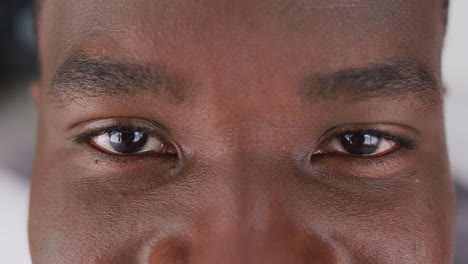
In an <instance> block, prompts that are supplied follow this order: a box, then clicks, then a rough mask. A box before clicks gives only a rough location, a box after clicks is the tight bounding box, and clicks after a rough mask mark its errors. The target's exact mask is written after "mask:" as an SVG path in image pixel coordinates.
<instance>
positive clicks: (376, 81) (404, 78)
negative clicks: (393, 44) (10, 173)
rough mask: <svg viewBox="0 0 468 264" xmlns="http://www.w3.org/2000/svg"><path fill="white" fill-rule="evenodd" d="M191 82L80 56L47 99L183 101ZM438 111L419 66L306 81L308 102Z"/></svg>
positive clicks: (434, 85)
mask: <svg viewBox="0 0 468 264" xmlns="http://www.w3.org/2000/svg"><path fill="white" fill-rule="evenodd" d="M185 84H186V81H184V80H183V79H182V78H180V77H178V75H175V74H173V73H171V72H170V71H169V70H168V69H167V68H166V67H164V66H162V65H153V64H151V65H139V64H133V63H126V62H120V61H116V60H113V59H111V58H108V57H95V56H94V57H93V56H91V55H89V54H86V53H77V54H76V55H74V56H71V57H69V58H68V59H67V60H66V61H65V62H64V63H63V64H62V65H61V66H59V67H58V68H57V70H56V71H55V74H54V77H53V80H52V85H51V89H50V91H49V92H48V97H49V99H50V100H51V102H53V103H61V104H62V105H64V104H67V103H70V102H72V101H74V100H78V99H85V98H90V97H91V98H95V97H103V96H121V95H127V96H129V95H130V96H131V95H135V94H138V93H142V92H149V93H152V94H154V93H161V92H163V93H166V94H170V95H171V96H172V99H176V102H180V101H182V100H184V98H185V92H184V90H185V89H186V88H187V87H186V85H185ZM408 95H412V96H413V98H417V99H418V100H419V101H420V102H423V103H425V104H430V105H431V106H436V107H439V106H440V105H441V102H442V96H441V95H442V89H441V88H440V87H439V85H438V82H437V80H436V78H435V77H434V74H433V73H431V71H429V70H428V69H427V68H425V67H423V66H421V65H420V64H418V63H416V62H414V61H398V62H394V63H383V64H372V65H367V66H365V67H357V68H348V69H342V70H339V71H337V72H333V73H325V74H313V75H311V76H308V77H306V78H304V79H303V81H302V82H301V84H300V86H299V96H301V98H303V99H304V100H306V101H307V102H317V101H327V100H336V99H343V100H344V101H345V102H348V103H353V102H359V101H365V100H370V99H373V98H382V97H398V98H399V99H401V98H406V97H407V96H408Z"/></svg>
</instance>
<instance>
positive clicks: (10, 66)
mask: <svg viewBox="0 0 468 264" xmlns="http://www.w3.org/2000/svg"><path fill="white" fill-rule="evenodd" d="M467 11H468V1H467V0H452V1H451V8H450V16H449V28H448V35H447V39H446V45H445V49H444V57H443V76H444V80H445V84H446V86H447V88H448V94H447V96H446V106H445V108H446V124H447V135H448V145H449V152H450V158H451V164H452V172H453V176H454V178H455V181H456V191H457V199H458V205H457V219H458V224H457V231H456V232H457V250H456V259H455V264H467V263H468V118H467V116H468V29H467V28H468V16H467V15H466V13H467ZM31 14H32V12H31V1H28V0H16V1H15V0H10V1H8V0H0V210H1V211H0V257H1V259H2V260H1V261H2V263H11V264H23V263H24V264H27V263H30V259H29V252H28V243H27V230H26V228H27V207H28V199H29V194H28V191H29V175H30V172H31V165H32V160H33V151H34V144H35V143H34V142H35V133H36V123H37V120H36V118H37V117H36V114H35V110H34V105H33V103H32V101H31V98H30V96H29V94H28V92H29V91H28V86H29V85H30V82H31V81H32V80H33V79H34V77H35V76H36V75H37V71H38V67H37V63H36V61H37V56H36V50H35V39H34V25H33V19H32V15H31ZM39 155H40V154H39Z"/></svg>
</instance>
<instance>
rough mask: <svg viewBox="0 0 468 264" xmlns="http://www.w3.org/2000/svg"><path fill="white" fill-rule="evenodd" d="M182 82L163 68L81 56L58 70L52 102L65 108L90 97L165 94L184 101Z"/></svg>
mask: <svg viewBox="0 0 468 264" xmlns="http://www.w3.org/2000/svg"><path fill="white" fill-rule="evenodd" d="M183 83H184V82H183V81H182V79H180V78H177V77H175V75H174V74H171V73H170V72H169V71H168V69H167V68H166V67H164V66H162V65H139V64H135V63H126V62H121V61H117V60H113V59H111V58H108V57H93V56H91V55H88V54H86V53H78V54H76V55H73V56H71V57H69V58H68V59H67V60H66V61H65V62H64V63H63V64H62V65H61V66H59V67H58V68H57V69H56V71H55V73H54V76H53V79H52V83H51V89H50V90H49V92H48V97H49V99H50V100H51V101H52V102H54V103H61V104H66V103H70V102H72V101H74V100H77V99H85V98H89V97H101V96H115V95H135V94H136V93H139V92H151V93H158V92H165V93H167V94H170V95H171V96H172V97H173V98H172V99H175V100H176V101H180V100H182V94H183V91H182V89H183V87H182V86H183Z"/></svg>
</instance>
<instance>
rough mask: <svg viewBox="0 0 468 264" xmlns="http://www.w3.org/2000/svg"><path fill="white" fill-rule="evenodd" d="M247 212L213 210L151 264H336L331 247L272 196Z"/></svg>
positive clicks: (162, 247)
mask: <svg viewBox="0 0 468 264" xmlns="http://www.w3.org/2000/svg"><path fill="white" fill-rule="evenodd" d="M254 204H255V206H251V207H247V208H248V209H244V210H236V213H235V214H233V213H232V212H227V211H230V210H225V209H221V208H218V209H215V210H213V211H211V212H210V214H209V215H208V216H205V218H204V219H203V220H201V221H198V223H196V224H194V226H193V227H192V228H191V229H190V230H187V232H184V235H183V236H179V237H174V238H171V239H169V240H167V241H164V242H162V243H160V244H159V245H155V246H154V247H153V248H152V252H151V256H150V258H149V263H151V264H155V263H197V264H198V263H205V264H206V263H226V264H230V263H268V264H275V263H324V264H325V263H327V264H328V263H329V264H332V263H337V261H336V257H335V254H334V251H333V249H332V247H331V246H330V245H329V244H328V243H327V242H326V241H324V239H322V238H321V237H320V235H319V234H318V233H316V232H314V231H307V230H303V229H301V226H305V225H301V223H300V222H297V221H294V220H293V219H290V217H289V216H288V215H287V214H285V212H286V210H284V208H282V206H281V204H280V203H279V201H277V200H275V199H274V198H270V199H266V200H263V201H258V200H257V201H256V202H255V203H254Z"/></svg>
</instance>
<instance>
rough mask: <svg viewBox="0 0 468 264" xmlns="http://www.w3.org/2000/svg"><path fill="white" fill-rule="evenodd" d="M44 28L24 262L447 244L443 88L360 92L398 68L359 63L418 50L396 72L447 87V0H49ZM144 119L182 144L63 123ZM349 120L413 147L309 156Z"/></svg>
mask: <svg viewBox="0 0 468 264" xmlns="http://www.w3.org/2000/svg"><path fill="white" fill-rule="evenodd" d="M38 28H39V49H40V59H41V70H42V73H41V80H40V88H39V89H38V90H37V94H38V98H37V99H38V100H37V101H38V106H39V107H38V109H39V115H40V128H39V136H38V145H37V154H36V162H35V167H34V172H33V181H32V190H31V209H30V225H29V232H30V246H31V255H32V259H33V263H34V264H36V263H450V262H451V250H452V242H451V241H452V221H453V219H452V207H453V201H452V190H451V188H452V187H451V180H450V176H449V173H448V162H447V153H446V149H445V135H444V126H443V118H442V115H441V112H440V109H441V105H440V101H438V100H430V102H428V101H429V100H426V99H424V98H426V96H423V93H425V92H424V91H425V90H424V89H422V90H424V91H423V92H422V93H417V94H415V93H411V91H409V92H408V91H407V92H399V93H398V94H396V95H391V96H388V95H386V96H368V93H367V92H366V93H364V92H362V91H368V90H369V89H370V88H369V89H367V88H362V87H368V86H373V85H374V83H380V84H381V86H379V87H383V88H385V87H387V86H388V87H390V88H388V87H387V88H386V89H387V90H388V89H391V88H392V87H393V86H392V85H393V84H394V83H396V82H394V81H392V82H390V81H389V83H388V84H387V83H384V84H383V85H382V75H377V76H374V74H368V75H367V76H372V81H369V79H368V78H370V77H366V78H364V77H362V76H363V72H369V71H368V70H364V69H370V68H371V69H374V71H371V72H375V65H418V67H416V68H415V67H411V70H405V69H407V68H401V67H400V68H399V69H400V72H398V71H397V72H398V73H401V74H394V75H395V76H397V77H396V78H398V76H400V77H401V78H402V76H406V74H405V73H408V74H409V76H410V78H406V79H401V80H400V81H399V82H398V86H399V89H400V90H404V89H402V88H401V86H404V83H406V82H407V83H411V84H412V85H411V87H410V88H408V89H413V87H415V86H417V85H418V84H420V85H423V84H424V85H425V83H427V82H419V81H418V80H419V79H428V78H422V77H421V76H419V75H416V76H413V75H411V74H410V73H412V72H419V71H418V70H415V69H424V72H427V74H429V75H430V76H431V78H429V79H430V80H431V81H429V83H433V85H434V87H435V89H440V88H439V86H440V85H439V84H440V82H441V81H440V77H439V73H440V55H441V48H442V42H443V35H444V11H443V9H442V2H441V1H436V0H433V1H427V0H412V1H395V0H388V1H386V0H378V1H376V0H374V1H370V0H367V1H366V0H357V1H344V0H341V1H330V0H323V1H322V0H308V1H274V0H263V1H261V0H255V1H252V0H250V1H247V0H245V1H244V0H240V1H229V0H217V1H210V0H185V1H182V0H170V1H169V0H167V1H166V0H160V1H153V0H137V1H124V0H103V1H91V0H80V1H65V0H44V1H42V3H41V13H40V16H39V27H38ZM70 62H73V63H70ZM76 62H78V63H76ZM400 62H410V63H409V64H408V63H403V64H401V63H400ZM121 65H127V66H121ZM128 65H132V67H130V68H131V70H128V69H127V68H128ZM135 65H137V66H135ZM382 67H383V66H380V69H382ZM148 68H149V70H146V69H148ZM387 68H388V67H383V69H387ZM390 68H391V69H393V70H394V67H393V68H392V67H390ZM135 69H137V70H135ZM138 69H140V70H138ZM141 69H143V70H141ZM154 69H158V70H157V71H155V72H157V74H150V73H152V72H153V70H154ZM347 69H354V70H351V71H349V70H347ZM401 69H403V70H401ZM114 72H116V73H114ZM142 72H143V73H148V74H141V73H142ZM356 72H357V73H359V74H357V73H356ZM381 72H383V73H388V71H387V70H385V71H381ZM119 73H122V74H121V75H119ZM337 73H338V74H337ZM340 73H341V74H340ZM354 73H356V74H354ZM116 75H118V76H116ZM354 75H358V76H359V77H358V78H354V79H353V78H351V77H353V76H354ZM387 75H388V74H387ZM143 76H158V77H161V79H163V77H164V80H166V79H167V80H168V81H167V82H166V81H164V82H163V81H160V82H158V81H156V82H142V81H140V80H139V78H140V77H141V78H143ZM311 76H312V77H311ZM317 76H320V77H322V76H335V77H336V76H341V78H338V79H339V80H338V81H336V78H335V79H334V80H335V81H334V82H333V83H334V85H328V86H327V85H325V86H324V85H322V86H320V85H318V84H320V83H323V82H308V81H307V80H310V79H314V80H315V77H317ZM343 76H345V77H346V78H345V77H343ZM350 76H351V77H350ZM387 77H388V76H387ZM420 77H421V78H420ZM125 78H126V79H125ZM318 79H320V78H318ZM349 79H353V80H354V82H353V85H352V88H349V89H348V90H346V89H344V88H343V87H345V86H347V85H348V84H347V82H346V81H347V80H349ZM64 80H65V81H64ZM128 80H130V81H131V82H128V83H130V84H129V85H127V81H128ZM327 80H328V79H327ZM343 80H345V81H343ZM64 83H65V84H64ZM158 83H159V84H160V83H164V84H166V85H164V89H162V90H163V91H155V90H156V88H155V87H152V88H155V89H150V88H148V89H142V87H133V86H138V85H140V84H141V85H145V86H157V85H158ZM310 83H312V84H310ZM325 83H328V82H325ZM414 83H415V84H414ZM124 84H125V85H124ZM135 84H136V85H135ZM305 84H308V85H305ZM360 84H362V85H360ZM97 86H100V87H99V91H98V92H96V90H98V88H97ZM130 86H132V87H130ZM359 86H361V88H359ZM115 87H118V88H119V89H115ZM319 87H321V88H323V87H327V89H328V88H329V89H331V88H330V87H334V88H333V89H334V90H336V91H338V93H335V94H334V95H333V96H331V97H330V96H328V97H327V96H325V97H324V96H320V94H322V92H323V91H322V90H320V89H321V88H319ZM350 87H351V85H350ZM371 88H372V87H371ZM374 88H375V87H374ZM383 88H382V89H383ZM414 89H416V88H414ZM117 90H118V91H117ZM304 90H307V91H306V92H304ZM374 90H375V89H374ZM395 90H397V89H396V88H395ZM426 90H427V89H426ZM57 91H59V92H57ZM93 91H94V92H93ZM353 92H354V94H353ZM361 92H362V93H361ZM56 93H59V94H60V95H59V97H60V96H61V97H60V98H59V100H60V102H59V103H58V102H57V100H55V99H57V98H56V97H54V98H52V99H51V95H53V94H56ZM71 93H73V96H71V97H70V94H71ZM340 93H341V94H340ZM350 94H351V95H352V96H350ZM377 94H381V93H379V92H377ZM360 97H363V98H365V99H362V100H361V99H360ZM346 98H353V100H346ZM109 120H110V121H109ZM140 120H148V121H150V122H155V123H157V124H158V126H161V127H164V129H162V131H164V132H161V133H162V134H164V135H165V136H166V137H167V138H168V139H169V141H171V143H173V144H174V145H176V147H177V148H178V151H179V154H178V157H177V161H174V160H171V159H166V158H154V157H151V158H148V157H135V156H133V157H126V158H123V157H118V156H109V155H106V154H103V153H100V152H98V151H96V150H94V149H93V148H91V147H89V146H86V144H81V145H78V144H76V143H73V142H72V140H71V139H72V138H75V137H76V136H77V135H78V134H81V133H84V132H86V130H87V129H88V128H89V127H93V126H97V125H98V124H100V123H99V122H108V123H109V122H110V123H119V122H122V123H127V124H128V123H130V124H133V123H138V122H140ZM145 122H146V121H145ZM343 125H360V126H366V127H367V126H368V127H370V128H375V127H377V128H380V127H382V126H384V127H385V126H390V127H392V129H393V130H397V131H402V132H401V133H402V134H405V135H406V134H408V135H409V137H410V138H412V139H414V141H415V142H416V145H417V148H415V149H412V150H409V149H408V150H401V151H396V153H394V154H391V155H387V156H389V157H381V158H376V159H373V158H369V159H361V158H349V157H347V158H346V157H324V158H320V159H311V152H312V151H313V150H314V148H315V147H316V146H317V145H319V143H320V142H321V139H322V138H323V137H324V136H326V135H327V131H330V130H333V128H335V127H341V126H343ZM395 127H396V128H395ZM392 129H391V130H392Z"/></svg>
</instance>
